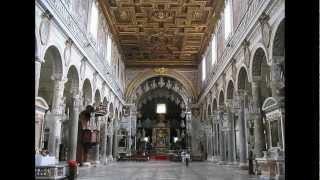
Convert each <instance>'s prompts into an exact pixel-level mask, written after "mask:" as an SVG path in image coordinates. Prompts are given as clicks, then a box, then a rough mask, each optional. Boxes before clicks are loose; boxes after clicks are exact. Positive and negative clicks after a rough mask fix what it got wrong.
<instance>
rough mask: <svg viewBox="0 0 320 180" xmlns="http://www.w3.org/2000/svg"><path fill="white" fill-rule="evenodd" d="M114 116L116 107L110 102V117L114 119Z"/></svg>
mask: <svg viewBox="0 0 320 180" xmlns="http://www.w3.org/2000/svg"><path fill="white" fill-rule="evenodd" d="M113 117H114V107H113V103H112V102H111V103H110V104H109V118H110V119H112V118H113Z"/></svg>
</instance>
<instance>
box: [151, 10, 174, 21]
mask: <svg viewBox="0 0 320 180" xmlns="http://www.w3.org/2000/svg"><path fill="white" fill-rule="evenodd" d="M151 17H152V19H153V20H155V21H166V20H168V19H171V18H172V13H171V12H170V11H166V10H156V11H154V12H153V13H152V16H151Z"/></svg>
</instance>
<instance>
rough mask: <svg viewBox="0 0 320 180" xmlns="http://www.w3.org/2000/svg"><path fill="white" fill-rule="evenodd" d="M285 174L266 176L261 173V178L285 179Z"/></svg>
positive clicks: (260, 179)
mask: <svg viewBox="0 0 320 180" xmlns="http://www.w3.org/2000/svg"><path fill="white" fill-rule="evenodd" d="M284 179H285V178H284V176H283V175H277V176H266V175H260V176H259V180H284Z"/></svg>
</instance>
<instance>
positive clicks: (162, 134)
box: [152, 128, 170, 148]
mask: <svg viewBox="0 0 320 180" xmlns="http://www.w3.org/2000/svg"><path fill="white" fill-rule="evenodd" d="M152 137H153V138H152V144H153V147H154V148H166V147H168V146H169V144H170V128H153V130H152Z"/></svg>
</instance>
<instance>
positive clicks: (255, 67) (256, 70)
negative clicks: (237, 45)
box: [250, 48, 269, 77]
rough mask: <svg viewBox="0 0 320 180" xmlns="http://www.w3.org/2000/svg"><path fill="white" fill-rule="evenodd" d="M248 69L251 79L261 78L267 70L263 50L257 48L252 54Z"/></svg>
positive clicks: (265, 56)
mask: <svg viewBox="0 0 320 180" xmlns="http://www.w3.org/2000/svg"><path fill="white" fill-rule="evenodd" d="M250 69H251V77H255V76H259V77H261V76H262V74H263V73H264V71H266V69H269V66H268V62H267V55H266V51H265V50H264V49H263V48H258V49H257V50H256V51H255V52H254V53H253V58H252V60H251V68H250Z"/></svg>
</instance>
